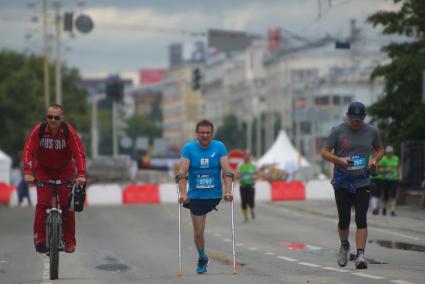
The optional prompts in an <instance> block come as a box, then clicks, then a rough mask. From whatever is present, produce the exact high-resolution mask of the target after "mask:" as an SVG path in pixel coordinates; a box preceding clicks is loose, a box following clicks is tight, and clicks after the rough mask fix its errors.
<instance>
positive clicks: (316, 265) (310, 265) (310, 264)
mask: <svg viewBox="0 0 425 284" xmlns="http://www.w3.org/2000/svg"><path fill="white" fill-rule="evenodd" d="M298 263H299V264H301V265H304V266H308V267H320V265H318V264H314V263H310V262H298Z"/></svg>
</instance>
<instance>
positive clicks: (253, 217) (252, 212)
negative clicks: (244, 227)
mask: <svg viewBox="0 0 425 284" xmlns="http://www.w3.org/2000/svg"><path fill="white" fill-rule="evenodd" d="M251 218H252V220H254V219H255V212H254V210H251Z"/></svg>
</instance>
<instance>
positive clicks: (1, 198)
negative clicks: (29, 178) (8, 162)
mask: <svg viewBox="0 0 425 284" xmlns="http://www.w3.org/2000/svg"><path fill="white" fill-rule="evenodd" d="M14 190H15V186H12V185H8V184H6V183H4V182H0V204H4V205H9V201H10V196H11V195H12V192H13V191H14Z"/></svg>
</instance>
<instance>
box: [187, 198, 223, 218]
mask: <svg viewBox="0 0 425 284" xmlns="http://www.w3.org/2000/svg"><path fill="white" fill-rule="evenodd" d="M220 201H221V198H218V199H190V200H189V202H188V203H184V204H183V207H184V208H187V209H190V212H191V213H192V214H193V215H195V216H202V215H205V214H207V213H209V212H211V211H212V210H217V205H218V204H219V203H220Z"/></svg>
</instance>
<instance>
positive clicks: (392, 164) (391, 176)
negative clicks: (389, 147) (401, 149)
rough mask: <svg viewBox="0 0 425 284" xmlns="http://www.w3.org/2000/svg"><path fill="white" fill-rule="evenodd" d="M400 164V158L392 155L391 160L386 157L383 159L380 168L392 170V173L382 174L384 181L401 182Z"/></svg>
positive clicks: (379, 164)
mask: <svg viewBox="0 0 425 284" xmlns="http://www.w3.org/2000/svg"><path fill="white" fill-rule="evenodd" d="M398 162H399V158H398V156H396V155H392V156H391V158H389V157H388V156H386V155H385V156H384V157H382V159H381V160H380V161H379V163H378V166H379V167H383V168H391V172H387V173H382V179H385V180H399V176H398Z"/></svg>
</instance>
